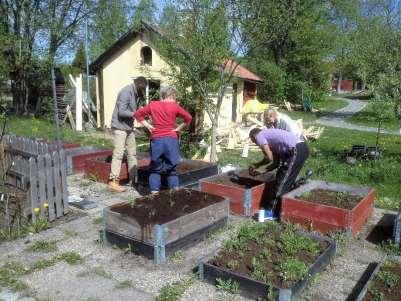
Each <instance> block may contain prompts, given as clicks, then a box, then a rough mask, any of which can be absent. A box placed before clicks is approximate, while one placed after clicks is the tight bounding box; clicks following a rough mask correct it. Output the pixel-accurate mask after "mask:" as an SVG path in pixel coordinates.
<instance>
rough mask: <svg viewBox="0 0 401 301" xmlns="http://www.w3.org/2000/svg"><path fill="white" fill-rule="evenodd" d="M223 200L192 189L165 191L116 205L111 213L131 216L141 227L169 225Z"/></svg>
mask: <svg viewBox="0 0 401 301" xmlns="http://www.w3.org/2000/svg"><path fill="white" fill-rule="evenodd" d="M223 200H224V198H222V197H219V196H215V195H211V194H208V193H204V192H200V191H196V190H191V189H179V190H164V191H161V192H159V193H157V194H154V195H148V196H146V197H141V198H137V199H135V200H134V201H133V202H130V203H123V204H117V205H114V206H112V207H111V211H114V212H118V213H120V214H122V215H124V216H129V217H131V218H133V219H135V220H136V221H137V222H138V223H139V224H140V225H141V226H149V225H155V224H164V223H167V222H169V221H172V220H174V219H176V218H178V217H180V216H183V215H186V214H189V213H192V212H195V211H198V210H200V209H202V208H205V207H207V206H210V205H212V204H215V203H218V202H221V201H223Z"/></svg>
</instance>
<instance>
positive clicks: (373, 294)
mask: <svg viewBox="0 0 401 301" xmlns="http://www.w3.org/2000/svg"><path fill="white" fill-rule="evenodd" d="M363 300H364V301H374V300H387V301H400V300H401V263H400V262H396V261H387V262H385V263H384V264H383V265H382V266H381V267H380V271H379V272H378V273H377V274H376V276H375V278H374V279H373V281H372V283H371V284H370V285H369V288H368V291H367V292H366V295H365V298H364V299H363Z"/></svg>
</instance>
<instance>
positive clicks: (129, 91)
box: [108, 77, 147, 192]
mask: <svg viewBox="0 0 401 301" xmlns="http://www.w3.org/2000/svg"><path fill="white" fill-rule="evenodd" d="M146 86H147V80H146V78H144V77H138V78H136V79H134V81H133V83H132V84H129V85H127V86H125V87H124V88H122V89H121V90H120V92H119V93H118V96H117V101H116V105H115V107H114V111H113V116H112V118H111V129H112V133H113V145H114V149H113V158H112V160H111V171H110V176H109V183H108V186H109V189H110V190H112V191H115V192H124V191H125V189H124V188H123V187H121V186H120V184H119V176H120V170H121V161H122V159H123V156H124V152H125V150H127V164H128V172H129V176H130V180H133V178H134V176H135V173H136V166H137V159H136V143H135V133H134V113H135V111H136V109H137V106H138V101H139V99H140V98H142V97H143V96H144V94H145V89H146Z"/></svg>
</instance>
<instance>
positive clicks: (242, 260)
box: [209, 223, 328, 288]
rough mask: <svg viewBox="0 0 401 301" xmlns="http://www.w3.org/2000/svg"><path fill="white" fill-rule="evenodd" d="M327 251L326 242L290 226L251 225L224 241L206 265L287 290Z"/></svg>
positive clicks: (275, 224) (272, 224) (274, 224)
mask: <svg viewBox="0 0 401 301" xmlns="http://www.w3.org/2000/svg"><path fill="white" fill-rule="evenodd" d="M327 247H328V243H327V242H326V241H317V240H314V239H312V238H310V237H307V236H304V235H302V234H301V233H300V232H298V231H297V230H296V229H295V227H294V226H292V225H279V224H277V223H263V224H260V223H252V224H249V225H245V226H243V227H242V228H241V229H240V231H239V233H238V235H237V236H236V237H234V238H231V239H229V240H227V241H226V242H225V243H224V247H223V249H222V250H221V251H220V252H219V254H218V255H217V256H216V257H215V258H213V259H212V260H210V261H209V263H210V264H212V265H215V266H218V267H222V268H226V269H228V270H230V271H232V272H235V273H237V274H240V275H243V276H247V277H249V278H252V279H255V280H258V281H262V282H264V283H268V284H272V285H273V286H275V287H279V288H288V287H290V286H292V285H293V284H294V283H296V282H297V281H299V280H301V279H302V278H304V277H305V276H306V275H307V271H308V269H309V268H310V266H311V265H312V264H313V263H314V262H315V261H316V259H317V258H318V256H319V255H320V254H321V253H323V252H324V250H326V249H327Z"/></svg>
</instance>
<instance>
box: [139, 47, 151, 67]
mask: <svg viewBox="0 0 401 301" xmlns="http://www.w3.org/2000/svg"><path fill="white" fill-rule="evenodd" d="M141 63H142V65H149V66H152V49H150V47H148V46H145V47H142V49H141Z"/></svg>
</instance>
